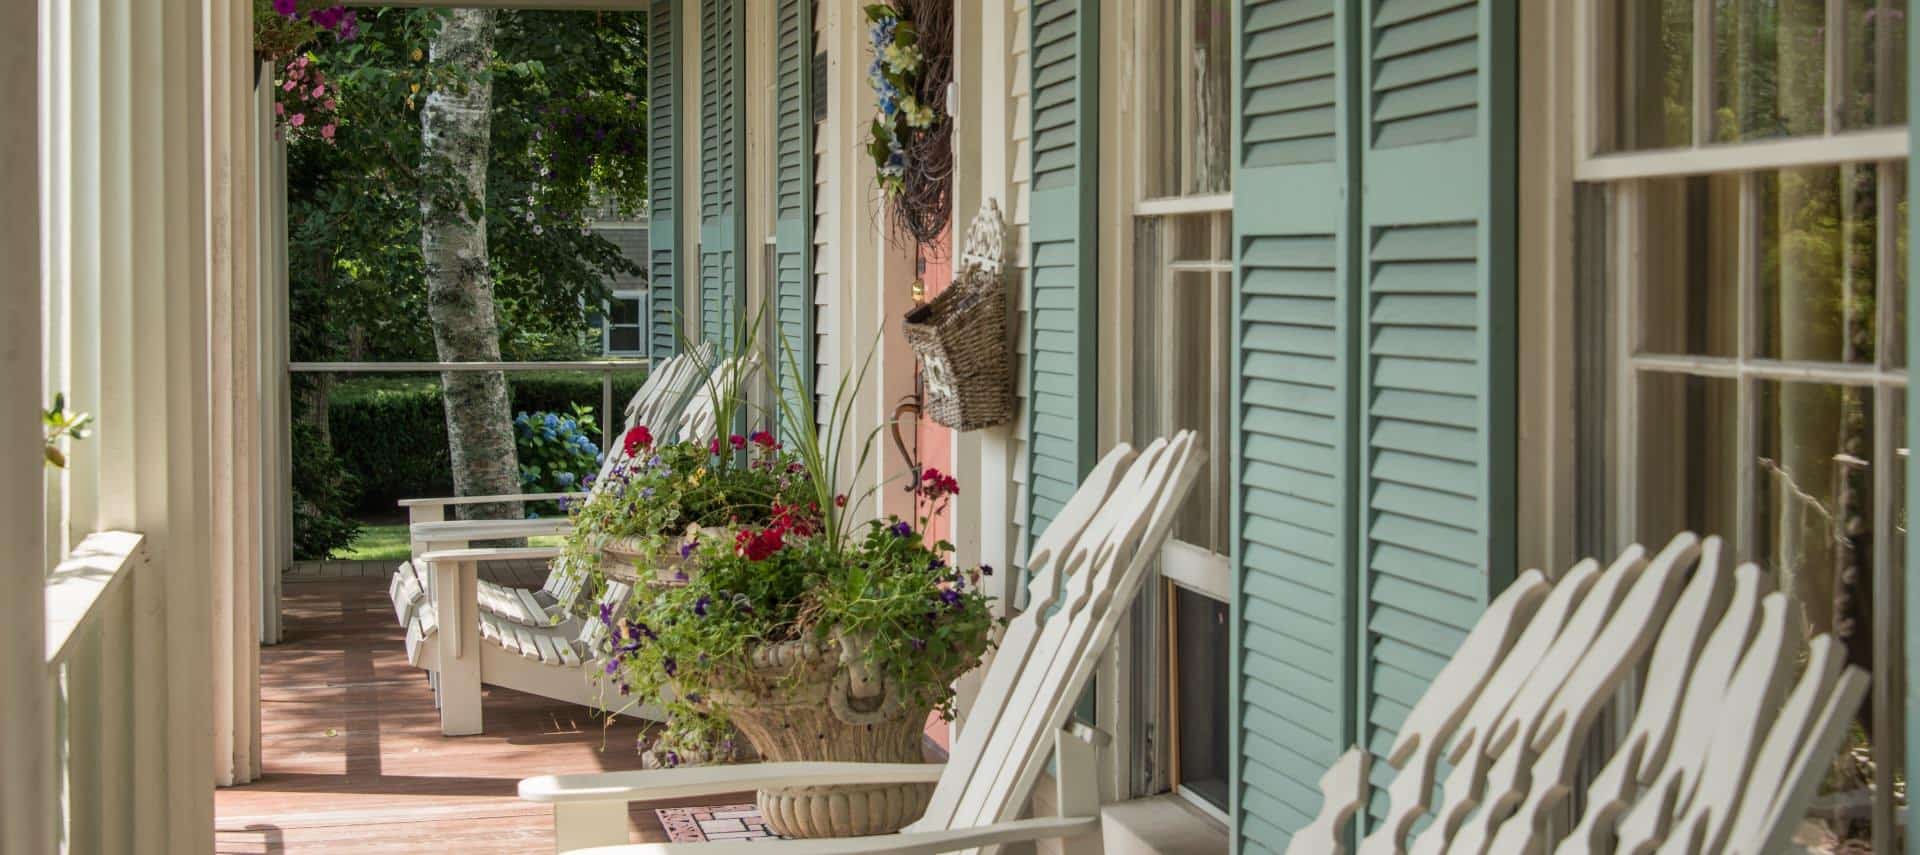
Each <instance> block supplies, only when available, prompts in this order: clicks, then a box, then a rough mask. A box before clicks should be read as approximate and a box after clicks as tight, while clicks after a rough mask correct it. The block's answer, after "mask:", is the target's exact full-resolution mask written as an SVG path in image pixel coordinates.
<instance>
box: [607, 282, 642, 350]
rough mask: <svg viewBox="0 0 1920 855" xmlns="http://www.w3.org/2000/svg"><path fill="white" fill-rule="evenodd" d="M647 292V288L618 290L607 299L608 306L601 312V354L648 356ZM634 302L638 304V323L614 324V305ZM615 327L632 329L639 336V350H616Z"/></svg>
mask: <svg viewBox="0 0 1920 855" xmlns="http://www.w3.org/2000/svg"><path fill="white" fill-rule="evenodd" d="M647 291H648V289H646V288H618V289H615V290H614V291H613V292H612V293H611V294H609V295H608V297H607V303H606V305H604V306H602V307H601V310H600V353H601V354H602V355H605V356H646V355H647V354H648V353H649V352H650V351H649V350H648V344H649V343H648V341H647V332H648V331H647ZM624 300H632V301H633V302H635V303H637V304H638V308H639V314H638V319H639V321H638V323H633V324H616V323H614V322H613V304H614V302H615V301H624ZM614 327H621V328H626V327H632V328H633V330H634V332H635V333H637V334H638V335H639V345H638V349H637V350H616V349H614V346H613V329H614Z"/></svg>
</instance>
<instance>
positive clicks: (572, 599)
mask: <svg viewBox="0 0 1920 855" xmlns="http://www.w3.org/2000/svg"><path fill="white" fill-rule="evenodd" d="M712 351H713V347H712V345H710V344H702V345H701V346H700V347H699V348H697V349H696V350H695V351H694V352H692V353H687V354H679V355H676V356H673V357H671V358H669V359H667V360H666V361H665V362H662V363H661V364H660V367H659V368H658V369H657V370H655V371H654V372H652V373H651V374H649V375H648V376H647V381H646V382H645V383H644V384H642V385H641V387H640V390H639V391H638V392H635V393H634V396H633V400H632V401H630V402H628V404H627V407H626V425H625V426H624V427H623V428H622V429H621V431H620V432H619V433H617V434H612V435H611V436H612V439H611V441H610V443H609V445H610V447H609V448H608V449H607V450H606V453H605V455H604V460H603V461H602V463H601V465H600V473H599V475H598V479H599V481H605V480H606V477H607V474H608V473H610V472H612V471H613V467H614V466H616V465H618V464H619V463H620V462H622V461H624V460H625V459H626V452H625V449H624V448H623V447H621V445H620V440H621V438H622V437H624V436H625V435H626V431H627V430H630V429H632V428H633V427H634V426H636V425H656V424H657V425H661V426H662V431H663V432H666V431H670V430H674V429H675V428H674V427H672V425H675V424H677V423H678V422H679V421H680V420H681V413H682V411H683V410H686V409H687V407H688V402H689V401H690V400H691V399H692V398H693V397H694V394H695V392H696V391H697V389H698V387H699V386H700V385H701V384H702V383H703V382H705V378H706V377H707V376H708V374H709V371H708V370H707V369H706V366H707V365H708V363H709V361H710V360H711V359H712ZM706 406H708V407H709V408H710V407H711V401H710V399H708V401H707V403H706ZM586 495H587V494H586V493H559V494H543V495H542V496H540V497H538V498H542V499H558V498H565V499H577V498H581V497H584V496H586ZM532 498H533V497H525V496H508V497H499V496H491V497H462V498H460V499H409V500H406V501H403V502H401V504H402V505H404V506H407V507H408V509H409V511H410V512H411V513H412V515H413V516H414V517H415V518H416V519H414V520H413V521H412V522H411V523H410V525H409V529H410V534H411V539H412V544H413V550H412V551H413V553H414V557H412V558H409V559H408V560H407V561H405V562H403V563H401V564H400V566H399V567H397V568H395V570H394V573H393V581H392V582H391V583H390V584H389V585H388V587H387V595H388V597H389V598H390V599H392V601H393V610H394V614H395V616H396V617H398V618H399V619H400V623H401V625H403V626H404V625H406V624H407V623H408V622H409V621H410V620H411V618H412V614H413V613H414V611H415V610H417V609H418V608H419V607H420V605H421V604H422V603H424V602H426V599H427V589H428V588H429V587H430V584H431V579H430V578H429V576H428V574H427V573H426V570H425V566H424V565H423V564H420V563H419V558H418V556H419V555H421V554H423V553H426V552H429V551H433V550H442V549H464V548H467V547H468V546H469V545H470V544H471V543H472V541H475V540H495V539H501V540H504V539H507V538H516V537H533V536H537V535H548V534H559V533H563V532H565V531H566V530H567V527H568V521H567V520H566V519H565V518H544V519H531V520H446V519H445V515H446V507H447V506H448V505H449V504H453V503H456V502H458V503H471V502H475V501H502V500H503V499H504V500H516V499H521V500H532ZM581 581H582V580H581V578H580V574H577V573H576V574H569V573H549V574H548V575H547V578H546V581H545V582H543V583H542V584H541V586H540V588H539V589H538V590H532V591H529V590H526V589H523V588H514V587H509V586H506V585H500V584H497V583H495V582H491V581H488V580H486V579H481V580H479V583H478V584H479V592H480V609H481V611H483V612H486V613H488V614H491V615H495V616H498V617H501V618H505V619H506V620H509V621H511V622H513V623H518V624H523V625H526V626H551V625H553V624H555V623H558V622H559V621H561V620H563V619H564V618H565V616H566V615H567V614H570V613H572V612H574V611H576V610H577V609H576V607H577V606H578V605H579V598H580V597H581V596H582V595H583V590H582V587H581Z"/></svg>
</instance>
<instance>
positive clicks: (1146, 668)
mask: <svg viewBox="0 0 1920 855" xmlns="http://www.w3.org/2000/svg"><path fill="white" fill-rule="evenodd" d="M1133 11H1134V15H1133V20H1134V49H1135V53H1136V55H1137V56H1138V58H1139V63H1138V64H1139V66H1140V67H1141V68H1142V69H1144V70H1145V73H1143V74H1141V75H1140V76H1139V77H1138V79H1137V81H1136V85H1137V87H1138V88H1137V90H1136V91H1134V92H1133V93H1131V96H1132V97H1134V98H1135V99H1136V102H1135V103H1136V105H1137V109H1136V110H1135V115H1137V116H1138V117H1139V120H1138V125H1137V127H1136V128H1135V134H1134V137H1135V138H1134V140H1133V142H1134V143H1135V144H1136V146H1135V147H1136V148H1137V150H1138V154H1139V158H1138V163H1140V164H1141V170H1142V171H1141V174H1140V175H1139V180H1138V182H1137V183H1136V184H1135V187H1136V188H1137V192H1138V193H1139V195H1140V196H1141V199H1140V200H1139V202H1138V204H1137V205H1136V207H1135V208H1134V214H1135V217H1134V223H1133V230H1134V241H1133V247H1134V251H1133V264H1132V271H1133V272H1132V282H1131V285H1130V292H1131V293H1130V297H1131V302H1132V318H1133V321H1132V323H1133V327H1132V329H1131V330H1129V331H1128V332H1129V338H1130V340H1131V341H1132V342H1134V343H1135V346H1134V347H1133V348H1132V366H1131V369H1130V370H1131V372H1132V374H1131V377H1130V378H1129V380H1130V382H1129V383H1128V384H1127V385H1128V388H1129V389H1130V390H1131V392H1130V394H1131V401H1130V402H1128V404H1127V406H1128V407H1129V411H1128V412H1126V414H1125V416H1126V421H1127V422H1128V424H1129V427H1130V429H1131V432H1132V435H1133V436H1134V437H1135V438H1138V439H1149V438H1152V437H1159V436H1165V435H1167V434H1170V433H1172V432H1174V431H1176V430H1182V429H1192V430H1195V431H1198V432H1199V434H1200V437H1201V441H1202V442H1203V443H1204V444H1205V448H1206V452H1207V455H1208V460H1207V468H1206V470H1205V471H1204V472H1203V473H1202V474H1201V481H1200V483H1199V484H1197V485H1196V486H1195V487H1194V490H1193V493H1192V495H1190V496H1189V497H1188V499H1187V502H1186V503H1185V504H1184V505H1183V506H1182V507H1181V509H1180V515H1179V516H1178V517H1177V518H1176V519H1175V521H1174V527H1173V532H1172V536H1171V537H1170V538H1169V539H1168V542H1167V545H1166V546H1165V548H1164V549H1163V551H1162V552H1161V555H1160V561H1159V565H1158V578H1157V580H1156V581H1155V582H1154V583H1153V586H1152V587H1150V588H1149V589H1148V590H1149V591H1151V592H1153V593H1152V595H1149V596H1143V597H1142V598H1141V602H1140V604H1139V605H1138V606H1137V608H1136V613H1135V616H1134V624H1133V631H1132V648H1131V651H1130V653H1131V657H1132V663H1133V664H1132V667H1131V671H1130V673H1131V679H1132V682H1133V685H1132V687H1131V690H1130V695H1131V697H1130V698H1129V702H1130V703H1131V708H1132V715H1131V721H1132V722H1133V728H1132V730H1133V733H1132V736H1131V745H1132V751H1133V753H1132V755H1131V756H1132V757H1134V758H1135V762H1134V763H1133V767H1134V768H1133V769H1132V770H1131V771H1132V783H1133V788H1134V791H1135V793H1136V794H1139V795H1148V794H1152V793H1157V792H1164V791H1167V790H1172V791H1174V792H1177V793H1180V794H1181V795H1182V796H1184V797H1186V798H1187V799H1188V800H1189V801H1191V802H1193V803H1194V804H1196V805H1198V806H1199V807H1201V808H1202V809H1203V810H1206V811H1208V812H1210V813H1212V814H1214V815H1215V816H1217V817H1220V818H1222V819H1224V818H1225V816H1226V810H1227V807H1228V800H1229V788H1228V784H1227V776H1228V767H1229V765H1230V761H1231V756H1230V754H1229V751H1228V734H1229V728H1230V726H1231V724H1232V722H1231V720H1230V712H1229V710H1230V707H1229V704H1228V688H1229V685H1230V683H1231V674H1230V670H1231V669H1230V664H1231V652H1230V650H1229V645H1228V639H1229V629H1230V625H1231V620H1232V607H1231V604H1230V603H1229V602H1228V595H1229V591H1230V582H1229V573H1230V571H1229V565H1230V562H1229V559H1228V553H1229V552H1230V547H1229V545H1228V540H1229V532H1230V531H1231V525H1230V514H1231V509H1232V506H1231V503H1230V501H1229V496H1230V493H1229V489H1230V484H1229V482H1230V479H1231V475H1232V468H1231V465H1230V448H1231V443H1230V437H1229V427H1230V424H1231V422H1230V420H1229V413H1228V403H1229V401H1230V400H1231V390H1232V381H1231V376H1232V372H1233V353H1232V347H1233V336H1232V329H1231V319H1232V314H1233V311H1232V307H1233V303H1232V287H1233V283H1232V280H1233V253H1232V233H1233V223H1232V205H1233V202H1232V197H1231V196H1230V195H1229V191H1230V186H1229V179H1230V176H1231V172H1232V170H1231V165H1230V158H1229V151H1230V131H1231V123H1230V116H1231V114H1232V109H1231V108H1232V102H1231V100H1230V98H1229V91H1230V89H1231V87H1232V74H1231V68H1232V66H1231V59H1232V17H1231V12H1232V6H1231V4H1230V3H1229V2H1227V0H1169V2H1140V3H1137V4H1136V5H1135V6H1134V9H1133Z"/></svg>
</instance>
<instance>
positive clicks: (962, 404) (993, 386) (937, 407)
mask: <svg viewBox="0 0 1920 855" xmlns="http://www.w3.org/2000/svg"><path fill="white" fill-rule="evenodd" d="M1004 246H1005V235H1004V226H1003V225H1002V223H1001V219H1000V207H999V206H998V205H996V204H995V203H994V202H993V200H991V199H989V200H987V201H986V203H984V204H982V205H981V206H980V213H979V215H978V216H976V217H974V219H973V226H972V227H971V228H970V229H968V231H967V243H966V254H965V255H964V256H963V257H962V258H961V264H960V270H959V271H958V273H956V275H955V277H954V283H953V285H951V286H950V287H948V288H947V289H946V290H945V291H942V292H940V294H939V295H938V296H935V297H934V298H933V299H932V300H931V301H929V302H927V303H926V304H925V305H922V306H919V307H917V308H915V309H913V310H912V311H910V312H908V313H907V316H906V319H905V322H904V327H905V332H906V338H907V344H908V346H910V347H912V348H913V351H914V353H915V354H917V355H918V356H919V357H920V362H921V375H920V376H921V377H922V379H923V380H924V382H925V385H926V390H925V395H924V403H923V407H924V412H925V413H926V414H927V416H928V417H929V418H932V419H933V420H934V421H936V422H939V423H940V424H943V425H946V426H947V427H950V428H954V429H957V430H963V431H965V430H978V429H980V428H985V427H992V426H994V425H998V424H1004V423H1006V422H1008V421H1010V420H1012V418H1013V366H1012V364H1011V363H1012V355H1011V354H1010V353H1008V350H1009V347H1008V342H1007V290H1006V282H1005V278H1004V275H1003V272H1002V267H1003V264H1004V260H1003V252H1004Z"/></svg>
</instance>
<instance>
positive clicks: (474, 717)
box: [433, 561, 481, 736]
mask: <svg viewBox="0 0 1920 855" xmlns="http://www.w3.org/2000/svg"><path fill="white" fill-rule="evenodd" d="M475 569H476V568H474V567H473V565H471V564H469V563H466V562H454V561H447V562H435V563H434V565H433V573H434V589H435V591H434V597H435V603H434V606H435V608H436V609H437V610H438V611H439V614H440V631H439V639H438V640H437V641H436V643H437V644H439V645H440V662H439V665H440V669H439V671H438V672H437V674H438V676H439V695H440V732H441V733H443V734H446V735H447V736H468V735H471V734H476V733H479V732H481V720H480V639H479V637H478V636H479V634H480V605H479V592H478V591H477V590H476V587H475V580H476V574H475Z"/></svg>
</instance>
